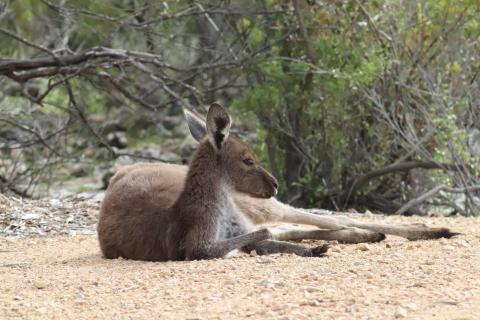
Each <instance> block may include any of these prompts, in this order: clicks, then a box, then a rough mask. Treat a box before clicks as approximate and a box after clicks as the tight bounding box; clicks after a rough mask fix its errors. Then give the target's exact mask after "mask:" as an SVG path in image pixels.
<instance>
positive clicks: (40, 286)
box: [33, 281, 47, 290]
mask: <svg viewBox="0 0 480 320" xmlns="http://www.w3.org/2000/svg"><path fill="white" fill-rule="evenodd" d="M33 286H34V287H35V288H37V289H39V290H41V289H45V287H46V286H47V284H46V283H45V282H42V281H35V282H34V283H33Z"/></svg>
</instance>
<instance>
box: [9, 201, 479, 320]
mask: <svg viewBox="0 0 480 320" xmlns="http://www.w3.org/2000/svg"><path fill="white" fill-rule="evenodd" d="M7 202H8V203H7ZM97 210H98V201H91V200H81V199H69V200H65V201H63V200H62V201H56V200H53V201H52V200H40V201H34V200H19V199H12V198H9V199H6V198H0V219H1V220H0V221H1V224H0V226H1V230H0V232H1V233H0V319H113V318H115V319H152V318H154V319H245V318H249V319H337V320H340V319H458V320H460V319H472V320H473V319H478V315H479V314H480V278H479V276H478V275H479V274H480V250H479V249H478V248H479V245H480V235H479V230H480V226H479V223H478V222H479V221H478V219H475V218H443V217H436V218H425V217H383V216H368V217H363V218H359V217H358V216H356V218H359V219H362V220H364V221H375V222H385V223H418V222H421V223H428V224H429V225H432V226H444V227H449V228H451V229H452V230H454V231H460V232H463V233H464V234H463V235H460V236H457V237H455V238H453V239H449V240H446V239H442V240H428V241H417V242H408V241H406V240H404V239H401V238H397V237H390V236H389V237H387V239H386V240H385V241H384V242H381V243H376V244H368V245H344V244H337V243H335V242H333V243H332V249H331V250H330V251H329V253H328V256H327V257H324V258H303V257H298V256H294V255H286V254H276V255H271V256H258V255H255V254H252V255H250V254H239V255H237V256H235V257H233V258H230V259H216V260H210V261H190V262H166V263H153V262H142V261H129V260H124V259H115V260H105V259H103V258H102V257H101V256H100V252H99V248H98V243H97V240H96V237H95V235H94V223H95V221H96V215H97ZM56 218H60V220H59V219H56ZM68 219H69V222H67V220H68ZM8 221H11V222H12V223H13V224H15V225H16V227H15V228H13V229H12V228H10V227H9V222H8ZM28 221H31V223H28ZM92 233H93V234H92ZM37 235H41V236H40V237H38V236H37ZM304 243H305V244H306V245H312V246H313V245H318V244H319V243H318V242H316V241H304Z"/></svg>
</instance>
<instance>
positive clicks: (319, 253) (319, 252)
mask: <svg viewBox="0 0 480 320" xmlns="http://www.w3.org/2000/svg"><path fill="white" fill-rule="evenodd" d="M329 248H330V246H329V245H328V244H324V245H321V246H318V247H315V248H312V249H311V250H310V254H311V256H312V257H323V256H325V253H327V251H328V249H329Z"/></svg>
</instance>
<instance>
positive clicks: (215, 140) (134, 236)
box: [97, 104, 328, 261]
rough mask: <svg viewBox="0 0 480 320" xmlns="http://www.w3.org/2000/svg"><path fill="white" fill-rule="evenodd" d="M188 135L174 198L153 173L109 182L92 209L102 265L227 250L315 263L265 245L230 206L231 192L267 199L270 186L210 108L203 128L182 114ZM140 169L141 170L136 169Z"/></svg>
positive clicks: (223, 117)
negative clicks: (191, 141) (190, 146)
mask: <svg viewBox="0 0 480 320" xmlns="http://www.w3.org/2000/svg"><path fill="white" fill-rule="evenodd" d="M185 115H186V119H187V123H188V126H189V129H190V132H191V133H192V135H193V136H194V137H196V138H197V139H198V140H200V144H199V146H198V148H197V150H196V152H195V154H194V156H193V159H192V161H191V163H190V166H189V168H188V172H187V174H186V178H184V179H185V181H177V183H180V182H181V183H183V189H182V190H181V191H180V192H179V193H178V194H177V195H176V196H174V197H172V194H173V193H175V192H176V190H175V189H173V190H170V188H169V184H171V183H172V181H169V179H173V180H178V179H179V178H177V177H175V176H174V175H171V176H170V177H168V174H167V177H166V176H165V175H164V174H162V173H161V172H156V171H155V170H149V169H148V168H149V166H148V165H147V166H145V168H146V169H144V170H120V171H119V172H117V173H116V174H115V175H114V176H113V177H112V179H111V181H110V185H109V187H108V189H107V192H106V195H105V198H104V200H103V203H102V206H101V209H100V218H99V223H98V229H97V230H98V239H99V242H100V247H101V250H102V253H103V255H104V257H105V258H118V257H124V258H128V259H136V260H149V261H166V260H194V259H211V258H220V257H224V256H225V255H227V254H228V253H229V252H231V251H233V250H235V249H241V250H244V251H247V252H249V251H251V250H256V251H257V253H258V254H269V253H276V252H287V253H294V254H297V255H300V256H322V255H324V254H325V252H326V251H327V250H328V246H327V245H322V246H318V247H314V248H309V247H305V246H303V245H300V244H295V243H289V242H283V241H277V240H270V239H271V238H272V234H271V233H270V231H269V230H268V229H260V230H256V231H254V230H255V228H254V224H253V223H252V222H251V221H250V220H249V219H248V218H247V217H246V216H244V215H243V214H242V212H241V211H240V210H239V209H238V207H237V205H236V204H235V202H234V200H233V196H234V194H235V193H237V192H239V193H243V194H247V195H249V196H250V197H253V198H262V199H268V198H271V197H273V196H274V195H276V193H277V188H278V182H277V180H276V179H275V178H274V177H273V176H272V175H271V174H270V173H269V172H267V171H266V170H265V169H264V168H263V167H262V166H261V165H260V164H259V163H258V162H257V161H256V160H255V157H254V155H253V154H252V152H251V151H250V150H249V149H248V148H247V147H246V146H245V145H243V144H242V143H241V142H239V141H238V140H237V139H235V138H234V137H231V136H230V135H229V133H230V126H231V119H230V117H229V115H228V114H227V112H226V111H225V109H223V108H222V107H221V106H220V105H218V104H212V105H211V106H210V109H209V111H208V113H207V120H206V124H203V123H201V122H199V121H198V119H197V118H196V117H195V116H194V115H193V114H191V113H189V112H186V113H185ZM140 168H141V167H140Z"/></svg>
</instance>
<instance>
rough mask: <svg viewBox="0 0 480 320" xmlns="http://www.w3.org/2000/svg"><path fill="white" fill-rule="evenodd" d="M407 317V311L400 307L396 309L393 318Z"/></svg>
mask: <svg viewBox="0 0 480 320" xmlns="http://www.w3.org/2000/svg"><path fill="white" fill-rule="evenodd" d="M406 317H407V310H405V309H404V308H402V307H398V308H397V310H396V311H395V318H397V319H398V318H406Z"/></svg>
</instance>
